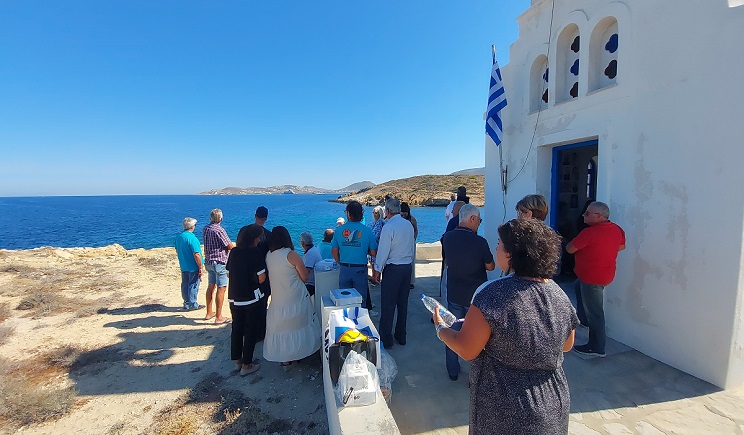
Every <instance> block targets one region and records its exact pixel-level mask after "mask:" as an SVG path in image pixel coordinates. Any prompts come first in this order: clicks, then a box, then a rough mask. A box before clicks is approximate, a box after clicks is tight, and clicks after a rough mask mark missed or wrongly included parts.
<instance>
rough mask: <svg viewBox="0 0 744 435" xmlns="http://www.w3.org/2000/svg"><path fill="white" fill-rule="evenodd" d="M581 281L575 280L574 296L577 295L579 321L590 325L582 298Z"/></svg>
mask: <svg viewBox="0 0 744 435" xmlns="http://www.w3.org/2000/svg"><path fill="white" fill-rule="evenodd" d="M579 283H580V281H579V280H578V279H577V280H576V281H575V282H574V296H576V316H578V318H579V322H581V324H582V325H584V326H587V325H589V321H588V320H586V314H585V313H584V302H583V301H582V300H581V285H580V284H579Z"/></svg>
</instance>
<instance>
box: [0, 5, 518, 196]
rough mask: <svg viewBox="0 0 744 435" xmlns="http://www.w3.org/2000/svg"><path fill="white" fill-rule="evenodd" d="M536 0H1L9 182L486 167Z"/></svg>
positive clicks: (135, 189)
mask: <svg viewBox="0 0 744 435" xmlns="http://www.w3.org/2000/svg"><path fill="white" fill-rule="evenodd" d="M529 4H530V0H510V1H497V0H489V1H482V0H473V1H467V2H452V1H444V0H434V1H431V0H429V1H418V0H411V1H407V0H406V1H399V0H398V1H386V0H380V1H369V2H361V1H350V0H344V1H340V0H328V1H300V0H297V1H289V0H270V1H269V0H264V1H186V2H183V1H151V0H147V1H139V0H127V1H124V0H120V1H100V0H91V1H77V0H65V1H41V0H28V1H3V2H0V23H2V25H0V155H2V159H0V196H36V195H118V194H195V193H198V192H201V191H205V190H210V189H219V188H223V187H228V186H235V187H249V186H272V185H280V184H296V185H311V186H316V187H323V188H328V189H338V188H342V187H345V186H347V185H349V184H352V183H355V182H358V181H363V180H369V181H372V182H374V183H383V182H385V181H388V180H391V179H398V178H406V177H410V176H414V175H423V174H449V173H452V172H454V171H458V170H461V169H468V168H474V167H482V166H484V161H485V157H484V156H485V150H484V146H485V145H484V144H485V139H484V138H485V134H484V122H483V112H484V111H485V109H486V101H487V97H488V95H487V94H488V84H489V77H490V69H491V44H495V46H496V50H497V59H498V61H499V63H500V64H501V65H502V66H503V65H504V64H506V63H508V60H509V45H510V44H511V43H513V42H514V41H515V40H516V39H517V33H518V27H517V22H516V18H517V16H519V15H520V14H521V13H522V12H524V10H526V9H527V8H528V7H529ZM507 92H508V90H507Z"/></svg>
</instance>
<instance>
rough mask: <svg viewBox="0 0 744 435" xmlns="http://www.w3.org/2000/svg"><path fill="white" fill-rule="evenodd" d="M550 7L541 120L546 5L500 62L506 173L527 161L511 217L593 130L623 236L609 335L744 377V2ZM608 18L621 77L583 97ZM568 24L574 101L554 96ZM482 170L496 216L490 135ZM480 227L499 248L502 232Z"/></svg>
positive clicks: (576, 2) (719, 374) (708, 373)
mask: <svg viewBox="0 0 744 435" xmlns="http://www.w3.org/2000/svg"><path fill="white" fill-rule="evenodd" d="M555 3H556V4H555V13H554V17H553V29H552V35H553V36H552V40H551V47H550V55H549V56H548V63H549V66H550V77H549V83H550V84H549V90H550V94H551V95H550V99H549V102H548V104H547V109H545V110H543V111H542V112H541V113H540V114H539V121H538V120H537V118H538V114H537V112H533V113H530V101H529V99H530V88H529V86H530V70H531V68H532V66H533V63H534V61H535V59H537V58H538V56H539V55H540V54H543V55H544V54H546V52H547V41H548V33H549V23H550V12H551V7H550V6H551V2H550V1H548V0H536V1H533V4H532V6H531V7H530V8H529V9H528V10H527V11H526V12H525V13H524V14H522V15H521V16H520V17H519V18H518V21H519V25H520V36H519V39H518V40H517V41H516V42H515V43H514V44H513V45H512V46H511V50H510V63H509V65H507V66H505V67H503V68H502V73H503V76H504V81H505V87H506V93H507V98H508V101H509V104H508V106H507V107H506V109H505V111H504V115H503V116H504V125H505V138H504V143H503V144H502V146H503V147H504V148H503V153H504V159H505V163H506V164H507V165H508V168H509V177H510V178H512V177H514V175H515V174H516V172H517V171H518V170H519V168H520V167H521V166H522V164H523V163H524V162H525V158H526V166H525V168H524V171H523V173H522V174H521V175H519V176H518V177H517V178H516V179H515V180H514V181H513V182H512V183H511V184H510V185H509V187H508V194H507V196H506V217H507V219H511V218H514V217H515V212H514V205H515V203H516V202H517V201H518V200H519V199H520V198H521V197H522V196H523V195H526V194H528V193H535V192H536V193H540V194H543V195H544V196H545V197H546V198H550V194H551V163H552V152H551V149H552V148H553V147H554V146H557V145H564V144H567V143H572V142H578V141H580V140H582V139H583V140H585V139H592V138H595V139H597V140H598V142H599V145H598V147H599V179H598V188H597V199H598V200H600V201H604V202H607V203H608V204H609V205H610V208H611V213H612V216H611V219H612V220H613V221H615V222H617V223H618V224H619V225H620V226H622V227H623V228H624V229H625V230H626V234H627V249H626V250H625V251H623V252H621V253H620V255H619V259H618V274H617V277H616V279H615V282H614V283H613V284H611V285H610V286H609V287H608V288H607V289H606V291H605V295H606V296H605V301H606V302H605V309H606V314H607V321H608V327H607V329H608V334H609V336H610V337H612V338H614V339H615V340H618V341H621V342H623V343H625V344H627V345H629V346H632V347H634V348H636V349H638V350H639V351H641V352H643V353H645V354H647V355H649V356H651V357H653V358H656V359H658V360H660V361H663V362H665V363H667V364H670V365H672V366H674V367H677V368H679V369H680V370H683V371H685V372H687V373H690V374H692V375H694V376H697V377H699V378H701V379H704V380H706V381H709V382H711V383H713V384H715V385H718V386H721V387H730V386H733V385H738V384H741V383H744V322H743V320H744V319H743V318H742V317H743V315H744V312H743V310H742V303H743V302H742V295H743V294H744V276H743V275H744V274H743V273H742V271H743V270H744V267H743V266H744V255H743V249H742V248H743V247H744V242H743V233H744V166H743V165H742V164H743V163H744V86H742V74H744V43H742V41H744V31H743V30H742V29H744V6H742V2H737V1H732V0H716V1H712V0H686V1H683V2H682V1H674V2H671V1H664V0H627V1H611V0H572V1H565V0H555ZM609 16H611V17H614V18H615V19H616V20H617V27H618V34H619V40H620V43H619V51H618V54H617V60H618V76H617V79H616V84H615V85H613V86H611V87H609V88H605V89H602V90H599V91H595V92H587V89H588V88H587V87H588V84H589V74H588V69H589V68H588V65H589V64H590V59H589V53H588V52H589V50H588V48H589V39H590V35H591V33H592V31H593V29H594V28H595V27H596V26H597V24H598V23H600V21H602V20H603V19H605V18H606V17H609ZM496 21H497V20H496ZM571 24H575V25H576V26H578V28H579V34H580V36H581V39H582V41H581V42H582V44H581V49H580V53H579V59H580V66H581V68H580V73H579V96H578V98H575V99H573V100H571V101H566V102H562V103H558V104H555V95H554V94H555V92H554V88H553V84H554V83H556V71H555V70H556V68H552V65H556V50H557V48H556V40H557V39H558V35H559V34H560V33H561V31H562V30H563V29H565V28H566V27H567V26H569V25H571ZM494 29H497V23H495V25H494ZM494 31H496V30H494ZM533 95H534V93H533ZM532 107H536V106H535V105H533V106H532ZM535 126H537V131H536V134H535V140H534V144H533V147H532V150H531V151H529V152H528V150H529V148H530V141H531V138H532V136H533V131H534V129H535ZM527 156H528V157H527ZM486 166H487V173H486V213H487V215H488V216H498V217H501V216H503V214H504V207H503V206H502V201H503V197H502V194H501V192H500V184H499V160H498V151H497V148H496V147H495V146H494V144H493V143H492V142H490V141H489V140H487V141H486ZM485 235H486V237H487V238H488V239H489V243H491V246H495V243H496V240H497V238H498V236H497V233H496V227H495V226H488V227H487V228H486V229H485Z"/></svg>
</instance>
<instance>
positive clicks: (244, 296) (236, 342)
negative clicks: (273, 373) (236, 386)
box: [226, 224, 266, 376]
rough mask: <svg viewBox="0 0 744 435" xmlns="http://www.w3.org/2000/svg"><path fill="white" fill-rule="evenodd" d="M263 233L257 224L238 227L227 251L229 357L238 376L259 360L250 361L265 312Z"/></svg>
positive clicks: (259, 365) (254, 367)
mask: <svg viewBox="0 0 744 435" xmlns="http://www.w3.org/2000/svg"><path fill="white" fill-rule="evenodd" d="M262 235H263V228H262V227H261V226H260V225H256V224H253V225H248V226H247V227H246V228H245V231H243V230H241V231H240V234H239V236H238V243H237V246H236V247H235V248H233V249H232V250H231V251H230V256H229V257H228V259H227V266H226V268H227V271H228V273H229V276H230V281H229V283H228V287H227V298H228V300H229V301H230V312H231V313H232V317H233V323H232V334H231V336H230V358H231V359H232V360H233V361H234V362H235V363H236V364H237V366H238V367H237V368H238V370H240V376H245V375H249V374H251V373H254V372H256V371H257V370H258V369H259V368H260V367H261V364H258V363H253V350H254V348H255V347H256V341H258V340H259V339H260V338H259V330H260V329H261V318H262V317H263V316H265V315H266V312H265V311H264V309H263V307H264V304H263V299H264V298H265V297H266V296H265V295H264V294H263V292H262V291H261V288H260V284H261V283H263V282H264V281H265V280H266V258H265V252H264V251H263V250H262V249H261V248H260V247H259V246H258V244H259V243H260V242H261V236H262Z"/></svg>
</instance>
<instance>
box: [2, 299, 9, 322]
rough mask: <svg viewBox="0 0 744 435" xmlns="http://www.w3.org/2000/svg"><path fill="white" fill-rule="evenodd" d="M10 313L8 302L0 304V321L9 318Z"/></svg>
mask: <svg viewBox="0 0 744 435" xmlns="http://www.w3.org/2000/svg"><path fill="white" fill-rule="evenodd" d="M10 315H11V311H10V306H8V304H0V323H2V322H4V321H6V320H8V319H9V318H10Z"/></svg>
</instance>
